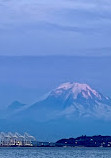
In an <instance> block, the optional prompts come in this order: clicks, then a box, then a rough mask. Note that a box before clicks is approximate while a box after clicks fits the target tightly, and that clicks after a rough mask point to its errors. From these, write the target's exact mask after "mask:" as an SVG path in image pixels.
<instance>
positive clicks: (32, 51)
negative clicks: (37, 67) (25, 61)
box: [0, 0, 111, 56]
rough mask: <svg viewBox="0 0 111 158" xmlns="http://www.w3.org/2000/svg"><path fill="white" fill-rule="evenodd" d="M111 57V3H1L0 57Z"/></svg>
mask: <svg viewBox="0 0 111 158" xmlns="http://www.w3.org/2000/svg"><path fill="white" fill-rule="evenodd" d="M60 54H61V55H80V56H81V55H85V56H89V55H91V56H92V55H94V56H96V55H97V56H98V55H99V56H101V55H105V56H109V55H111V1H110V0H92V1H90V0H55V1H54V0H0V55H60Z"/></svg>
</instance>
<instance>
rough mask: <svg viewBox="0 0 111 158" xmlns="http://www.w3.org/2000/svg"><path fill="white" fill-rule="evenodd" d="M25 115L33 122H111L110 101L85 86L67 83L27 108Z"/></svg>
mask: <svg viewBox="0 0 111 158" xmlns="http://www.w3.org/2000/svg"><path fill="white" fill-rule="evenodd" d="M26 115H27V118H28V116H31V118H32V119H35V120H38V119H39V120H47V119H48V120H50V119H56V118H62V117H65V118H67V119H75V118H76V119H81V118H93V119H106V120H107V119H108V120H109V119H110V120H111V99H110V98H109V97H105V96H104V95H102V94H101V93H99V92H98V91H96V90H95V89H92V88H91V87H90V86H89V85H87V84H81V83H70V82H67V83H63V84H61V85H60V86H59V87H57V88H56V89H54V90H52V91H51V92H50V93H49V95H48V96H47V98H46V99H44V100H42V101H40V102H37V103H35V104H33V105H32V106H31V107H30V108H28V109H27V110H26V111H25V115H24V116H26Z"/></svg>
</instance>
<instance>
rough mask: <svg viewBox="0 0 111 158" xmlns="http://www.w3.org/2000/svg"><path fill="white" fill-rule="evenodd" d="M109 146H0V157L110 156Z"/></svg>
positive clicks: (103, 157)
mask: <svg viewBox="0 0 111 158" xmlns="http://www.w3.org/2000/svg"><path fill="white" fill-rule="evenodd" d="M110 157H111V148H0V158H110Z"/></svg>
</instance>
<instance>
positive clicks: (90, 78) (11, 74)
mask: <svg viewBox="0 0 111 158" xmlns="http://www.w3.org/2000/svg"><path fill="white" fill-rule="evenodd" d="M110 70H111V57H64V56H61V57H57V56H52V57H51V56H50V57H49V56H47V57H0V108H1V107H3V106H8V105H9V104H10V103H11V102H13V101H15V100H18V101H20V102H22V103H26V104H32V103H35V102H37V101H38V98H41V97H44V94H48V92H50V91H51V90H53V89H55V88H56V87H58V86H59V85H60V84H61V83H64V82H80V83H87V84H89V85H90V86H91V87H92V88H94V89H96V90H98V91H100V92H102V93H103V94H104V95H105V96H110V97H111V84H110V82H111V73H110Z"/></svg>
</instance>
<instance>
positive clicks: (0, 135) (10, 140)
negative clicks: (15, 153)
mask: <svg viewBox="0 0 111 158" xmlns="http://www.w3.org/2000/svg"><path fill="white" fill-rule="evenodd" d="M34 141H36V139H35V137H34V136H31V135H29V134H28V133H24V134H23V135H21V134H19V133H17V132H16V133H11V132H8V133H4V132H0V146H33V142H34Z"/></svg>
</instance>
